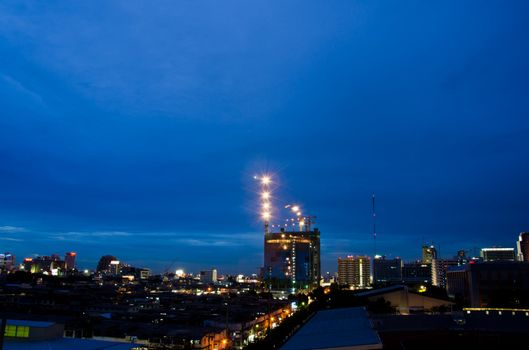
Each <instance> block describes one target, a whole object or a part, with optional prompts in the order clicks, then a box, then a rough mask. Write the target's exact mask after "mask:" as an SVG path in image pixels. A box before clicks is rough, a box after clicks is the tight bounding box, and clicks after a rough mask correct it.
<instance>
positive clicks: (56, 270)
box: [22, 254, 66, 276]
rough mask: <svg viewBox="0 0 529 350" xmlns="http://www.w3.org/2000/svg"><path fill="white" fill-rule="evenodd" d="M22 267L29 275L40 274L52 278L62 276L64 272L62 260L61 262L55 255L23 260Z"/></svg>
mask: <svg viewBox="0 0 529 350" xmlns="http://www.w3.org/2000/svg"><path fill="white" fill-rule="evenodd" d="M22 266H23V269H24V270H25V271H28V272H31V273H42V274H45V275H52V276H59V275H62V274H63V273H64V272H65V271H66V268H65V263H64V260H61V258H60V257H59V256H58V255H57V254H53V255H51V256H39V257H36V258H25V259H24V262H23V264H22Z"/></svg>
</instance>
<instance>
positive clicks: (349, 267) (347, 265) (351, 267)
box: [338, 256, 371, 288]
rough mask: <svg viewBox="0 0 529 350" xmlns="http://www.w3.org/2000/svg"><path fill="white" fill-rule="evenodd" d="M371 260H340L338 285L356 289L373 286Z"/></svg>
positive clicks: (348, 258)
mask: <svg viewBox="0 0 529 350" xmlns="http://www.w3.org/2000/svg"><path fill="white" fill-rule="evenodd" d="M370 271H371V259H370V257H368V256H348V257H346V258H338V283H340V284H347V285H349V286H351V287H354V288H365V287H367V286H369V285H370V284H371V272H370Z"/></svg>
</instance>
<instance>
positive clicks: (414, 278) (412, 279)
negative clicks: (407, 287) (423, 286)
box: [402, 261, 432, 284]
mask: <svg viewBox="0 0 529 350" xmlns="http://www.w3.org/2000/svg"><path fill="white" fill-rule="evenodd" d="M402 281H403V282H404V283H409V284H414V283H432V264H427V263H423V262H420V261H417V262H412V263H406V264H404V265H403V266H402Z"/></svg>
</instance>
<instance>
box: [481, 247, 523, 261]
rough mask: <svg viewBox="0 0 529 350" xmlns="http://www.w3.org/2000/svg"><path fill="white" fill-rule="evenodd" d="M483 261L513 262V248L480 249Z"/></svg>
mask: <svg viewBox="0 0 529 350" xmlns="http://www.w3.org/2000/svg"><path fill="white" fill-rule="evenodd" d="M481 257H482V258H483V261H515V260H516V254H515V252H514V248H483V249H481Z"/></svg>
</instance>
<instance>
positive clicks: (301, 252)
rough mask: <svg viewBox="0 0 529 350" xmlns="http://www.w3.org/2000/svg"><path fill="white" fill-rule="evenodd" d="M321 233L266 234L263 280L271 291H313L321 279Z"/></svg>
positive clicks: (283, 232)
mask: <svg viewBox="0 0 529 350" xmlns="http://www.w3.org/2000/svg"><path fill="white" fill-rule="evenodd" d="M320 266H321V265H320V231H319V230H318V229H317V228H315V229H312V230H310V229H309V228H308V227H307V230H306V231H303V230H300V231H295V232H289V231H285V229H283V228H282V229H281V230H280V231H279V232H266V233H265V241H264V271H263V273H264V276H263V277H264V280H265V281H266V283H267V285H268V286H269V287H270V288H274V289H283V288H296V289H298V288H302V289H303V288H310V287H313V286H316V285H317V284H318V282H319V280H320V276H321V271H320V270H321V268H320Z"/></svg>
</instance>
